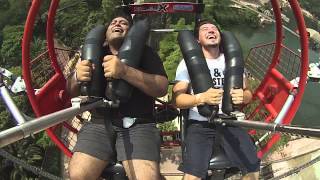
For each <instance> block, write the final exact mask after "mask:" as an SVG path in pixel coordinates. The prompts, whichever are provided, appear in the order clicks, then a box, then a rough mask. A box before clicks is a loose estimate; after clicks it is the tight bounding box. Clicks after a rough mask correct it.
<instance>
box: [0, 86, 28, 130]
mask: <svg viewBox="0 0 320 180" xmlns="http://www.w3.org/2000/svg"><path fill="white" fill-rule="evenodd" d="M0 97H2V99H3V101H4V102H5V104H6V105H7V107H8V109H9V111H10V113H11V114H12V116H13V117H14V119H15V120H16V121H17V123H18V125H20V124H23V123H25V122H26V120H25V118H24V117H23V115H22V114H21V112H20V111H19V109H18V107H17V106H16V105H15V103H14V101H13V100H12V98H11V96H10V94H9V91H8V89H7V88H6V87H5V86H1V87H0Z"/></svg>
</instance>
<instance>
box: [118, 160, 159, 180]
mask: <svg viewBox="0 0 320 180" xmlns="http://www.w3.org/2000/svg"><path fill="white" fill-rule="evenodd" d="M122 164H123V166H124V168H125V171H126V174H127V176H128V177H129V179H130V180H132V179H139V180H149V179H154V180H159V179H160V168H159V163H157V162H155V161H148V160H128V161H123V162H122Z"/></svg>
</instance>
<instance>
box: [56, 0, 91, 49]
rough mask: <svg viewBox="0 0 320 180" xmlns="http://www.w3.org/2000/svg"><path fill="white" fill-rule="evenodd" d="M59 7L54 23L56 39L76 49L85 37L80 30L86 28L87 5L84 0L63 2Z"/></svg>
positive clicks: (66, 0) (65, 0) (64, 0)
mask: <svg viewBox="0 0 320 180" xmlns="http://www.w3.org/2000/svg"><path fill="white" fill-rule="evenodd" d="M60 7H62V8H60V11H59V12H58V13H57V15H56V23H55V25H56V33H57V35H58V38H59V39H60V40H61V41H62V42H63V43H64V44H66V45H67V46H69V47H72V48H77V47H79V46H80V44H81V42H82V41H83V39H84V37H85V35H84V34H83V33H82V29H83V27H84V26H86V22H87V17H88V14H89V9H88V5H87V3H86V1H85V0H80V1H79V0H63V1H61V2H60Z"/></svg>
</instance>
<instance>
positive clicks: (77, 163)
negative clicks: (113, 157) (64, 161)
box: [69, 152, 107, 180]
mask: <svg viewBox="0 0 320 180" xmlns="http://www.w3.org/2000/svg"><path fill="white" fill-rule="evenodd" d="M106 164H107V162H106V161H103V160H99V159H97V158H95V157H93V156H90V155H87V154H84V153H78V152H77V153H75V154H74V155H73V157H72V158H71V160H70V163H69V176H70V179H71V180H87V179H97V178H98V177H99V176H100V174H101V172H102V171H103V169H104V168H105V166H106Z"/></svg>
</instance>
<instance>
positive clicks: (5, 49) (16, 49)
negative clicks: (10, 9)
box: [0, 25, 24, 67]
mask: <svg viewBox="0 0 320 180" xmlns="http://www.w3.org/2000/svg"><path fill="white" fill-rule="evenodd" d="M23 29H24V27H23V26H22V25H15V26H6V27H5V28H4V29H3V43H2V46H1V51H0V52H1V55H2V62H1V63H0V66H2V67H12V66H19V65H20V64H21V40H22V37H23Z"/></svg>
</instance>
